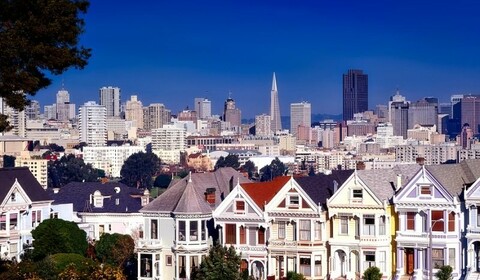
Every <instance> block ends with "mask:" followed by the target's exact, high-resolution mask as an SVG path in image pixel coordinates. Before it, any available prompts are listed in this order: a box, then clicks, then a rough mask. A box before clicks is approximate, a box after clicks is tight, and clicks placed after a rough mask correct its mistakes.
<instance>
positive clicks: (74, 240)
mask: <svg viewBox="0 0 480 280" xmlns="http://www.w3.org/2000/svg"><path fill="white" fill-rule="evenodd" d="M32 237H33V239H34V240H33V251H32V257H33V259H34V260H41V259H43V258H44V257H46V256H49V255H53V254H57V253H74V254H80V255H82V256H83V255H85V253H86V250H87V247H88V243H87V234H86V233H85V231H83V230H82V229H80V228H79V227H78V225H77V224H76V223H74V222H69V221H65V220H62V219H48V220H44V221H43V222H42V223H40V224H39V225H38V226H37V227H36V228H35V229H34V230H32Z"/></svg>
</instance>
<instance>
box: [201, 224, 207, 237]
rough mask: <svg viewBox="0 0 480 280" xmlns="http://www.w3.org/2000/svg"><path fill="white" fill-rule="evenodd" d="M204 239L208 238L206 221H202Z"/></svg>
mask: <svg viewBox="0 0 480 280" xmlns="http://www.w3.org/2000/svg"><path fill="white" fill-rule="evenodd" d="M202 240H207V226H206V221H205V220H203V221H202Z"/></svg>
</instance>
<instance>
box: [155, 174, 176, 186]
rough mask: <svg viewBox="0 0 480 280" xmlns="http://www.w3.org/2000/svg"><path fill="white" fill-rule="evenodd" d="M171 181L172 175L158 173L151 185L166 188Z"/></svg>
mask: <svg viewBox="0 0 480 280" xmlns="http://www.w3.org/2000/svg"><path fill="white" fill-rule="evenodd" d="M171 181H172V176H171V175H168V174H160V175H158V176H157V177H156V178H155V182H153V186H154V187H157V188H163V189H166V188H167V187H168V186H169V185H170V182H171Z"/></svg>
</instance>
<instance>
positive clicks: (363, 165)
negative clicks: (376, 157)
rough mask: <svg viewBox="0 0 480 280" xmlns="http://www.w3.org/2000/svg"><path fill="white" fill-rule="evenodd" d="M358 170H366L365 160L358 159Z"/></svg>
mask: <svg viewBox="0 0 480 280" xmlns="http://www.w3.org/2000/svg"><path fill="white" fill-rule="evenodd" d="M357 170H365V162H363V161H358V162H357Z"/></svg>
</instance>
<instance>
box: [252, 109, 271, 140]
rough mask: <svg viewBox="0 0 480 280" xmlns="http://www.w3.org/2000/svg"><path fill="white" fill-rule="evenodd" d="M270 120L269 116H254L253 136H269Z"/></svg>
mask: <svg viewBox="0 0 480 280" xmlns="http://www.w3.org/2000/svg"><path fill="white" fill-rule="evenodd" d="M271 124H272V119H271V118H270V115H267V114H262V115H258V116H255V135H257V136H271V135H272V129H271Z"/></svg>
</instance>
